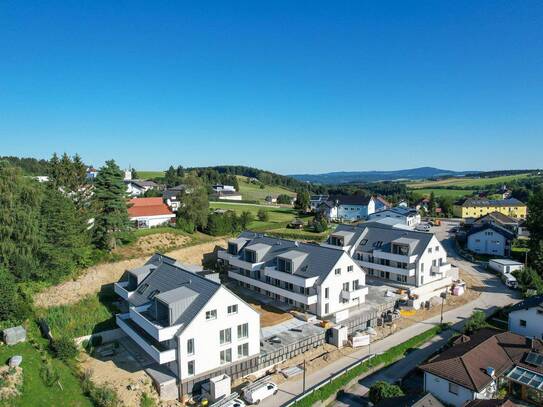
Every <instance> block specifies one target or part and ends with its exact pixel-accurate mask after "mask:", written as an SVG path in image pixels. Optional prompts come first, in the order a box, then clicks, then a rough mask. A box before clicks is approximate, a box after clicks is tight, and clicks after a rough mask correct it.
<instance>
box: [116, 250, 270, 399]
mask: <svg viewBox="0 0 543 407" xmlns="http://www.w3.org/2000/svg"><path fill="white" fill-rule="evenodd" d="M114 289H115V292H116V293H117V294H118V295H119V296H120V297H121V298H123V299H124V300H125V301H126V303H125V305H126V307H127V308H128V312H126V313H123V314H118V315H117V317H116V320H117V325H118V326H119V328H120V329H121V330H122V331H123V332H124V333H125V334H126V335H127V336H128V337H130V338H131V339H132V340H133V341H134V342H135V343H136V344H137V345H138V346H139V347H140V348H141V349H142V350H143V351H144V352H145V353H146V354H147V355H149V356H150V357H151V358H152V359H153V360H154V361H155V362H156V364H157V365H159V367H158V368H157V369H159V370H161V371H162V372H166V373H163V375H164V374H166V375H168V374H170V375H171V376H173V377H175V378H176V380H175V381H174V386H175V388H174V389H173V391H172V389H169V390H168V391H164V390H163V389H161V393H162V396H163V398H165V399H171V398H176V397H178V394H176V393H177V390H179V394H184V393H186V392H190V391H191V390H192V384H194V383H197V382H198V381H199V379H201V380H202V381H203V380H206V379H208V378H209V377H212V376H216V375H218V374H219V373H227V374H228V373H231V372H237V371H239V370H240V366H242V365H243V366H245V367H246V366H247V364H252V365H256V363H257V362H258V356H259V354H260V315H259V314H258V313H257V312H256V311H255V310H254V309H253V308H251V307H250V306H249V305H248V304H247V303H245V302H244V301H243V300H241V299H240V298H239V297H237V296H236V295H234V294H233V293H232V292H231V291H229V290H228V289H226V288H225V287H224V286H222V285H221V284H220V282H218V278H217V275H216V274H206V273H205V272H200V271H196V270H195V269H194V268H193V267H190V266H183V265H180V264H178V263H176V262H175V260H174V259H172V258H169V257H166V256H162V255H159V254H155V255H154V256H153V257H152V258H151V259H150V260H149V261H148V262H147V263H146V264H145V265H143V266H142V267H139V268H137V269H133V270H128V271H127V272H126V273H125V275H124V276H123V278H122V279H121V281H119V282H117V283H115V286H114ZM187 382H190V383H191V385H190V386H186V383H187ZM165 393H166V396H165Z"/></svg>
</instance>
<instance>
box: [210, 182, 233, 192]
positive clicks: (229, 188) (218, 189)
mask: <svg viewBox="0 0 543 407" xmlns="http://www.w3.org/2000/svg"><path fill="white" fill-rule="evenodd" d="M211 188H212V189H213V191H215V192H236V188H235V187H234V186H233V185H223V184H215V185H213V186H212V187H211Z"/></svg>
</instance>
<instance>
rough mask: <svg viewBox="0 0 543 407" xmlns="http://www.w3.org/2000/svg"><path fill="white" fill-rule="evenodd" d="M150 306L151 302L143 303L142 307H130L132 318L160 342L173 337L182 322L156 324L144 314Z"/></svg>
mask: <svg viewBox="0 0 543 407" xmlns="http://www.w3.org/2000/svg"><path fill="white" fill-rule="evenodd" d="M150 306H151V304H146V305H142V306H140V307H130V319H131V320H132V321H134V322H135V323H136V324H137V325H138V326H139V327H140V328H142V329H143V330H145V332H147V333H148V334H149V335H151V336H152V337H153V338H154V339H156V340H157V341H159V342H162V341H166V340H168V339H172V338H173V337H174V336H175V333H176V332H177V331H178V330H179V328H180V327H181V325H182V324H177V325H172V326H161V325H158V324H155V323H154V322H152V321H150V320H149V319H148V318H146V317H145V315H143V312H145V311H146V310H147V309H148V308H149V307H150Z"/></svg>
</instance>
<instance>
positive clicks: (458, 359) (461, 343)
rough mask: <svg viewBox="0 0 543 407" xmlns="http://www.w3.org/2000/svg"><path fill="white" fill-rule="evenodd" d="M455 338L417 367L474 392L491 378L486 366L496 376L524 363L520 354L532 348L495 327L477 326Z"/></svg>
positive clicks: (521, 338) (517, 336)
mask: <svg viewBox="0 0 543 407" xmlns="http://www.w3.org/2000/svg"><path fill="white" fill-rule="evenodd" d="M459 339H460V340H458V341H457V344H455V345H454V346H453V347H451V348H449V349H447V350H445V351H444V352H442V353H440V354H439V355H437V356H436V357H434V358H433V359H431V360H430V361H429V362H428V363H426V364H423V365H421V366H420V368H421V369H422V370H423V371H425V372H428V373H431V374H434V375H436V376H439V377H442V378H444V379H446V380H448V381H450V382H453V383H456V384H459V385H460V386H462V387H465V388H468V389H470V390H473V391H477V392H480V391H481V390H483V389H484V388H485V387H486V386H487V385H488V384H490V382H491V381H492V380H493V378H492V377H490V376H489V375H488V373H487V371H486V369H487V368H489V367H491V368H493V369H494V370H495V376H496V377H497V376H500V375H502V374H504V373H505V372H506V371H508V370H509V369H510V368H512V367H513V366H515V365H524V362H523V361H524V357H525V355H526V354H527V353H528V352H529V351H530V350H531V349H532V348H531V345H530V343H529V342H528V340H527V339H526V338H525V337H523V336H521V335H517V334H514V333H511V332H500V331H497V330H495V329H481V330H479V331H477V332H476V333H474V334H473V335H471V336H470V337H467V336H465V335H464V336H463V337H461V338H459ZM466 339H468V340H466ZM534 342H536V346H537V347H538V348H539V347H543V345H542V344H541V342H540V341H534ZM530 369H532V370H534V371H537V370H535V369H534V368H533V367H530Z"/></svg>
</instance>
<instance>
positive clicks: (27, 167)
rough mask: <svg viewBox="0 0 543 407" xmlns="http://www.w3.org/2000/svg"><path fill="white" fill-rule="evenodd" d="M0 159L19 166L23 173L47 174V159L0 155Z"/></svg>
mask: <svg viewBox="0 0 543 407" xmlns="http://www.w3.org/2000/svg"><path fill="white" fill-rule="evenodd" d="M0 161H4V162H6V163H8V164H10V165H12V166H14V167H19V168H20V169H21V171H22V172H23V174H24V175H47V171H48V169H49V163H48V161H47V160H43V159H42V160H38V159H36V158H30V157H13V156H3V157H2V156H0Z"/></svg>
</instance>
